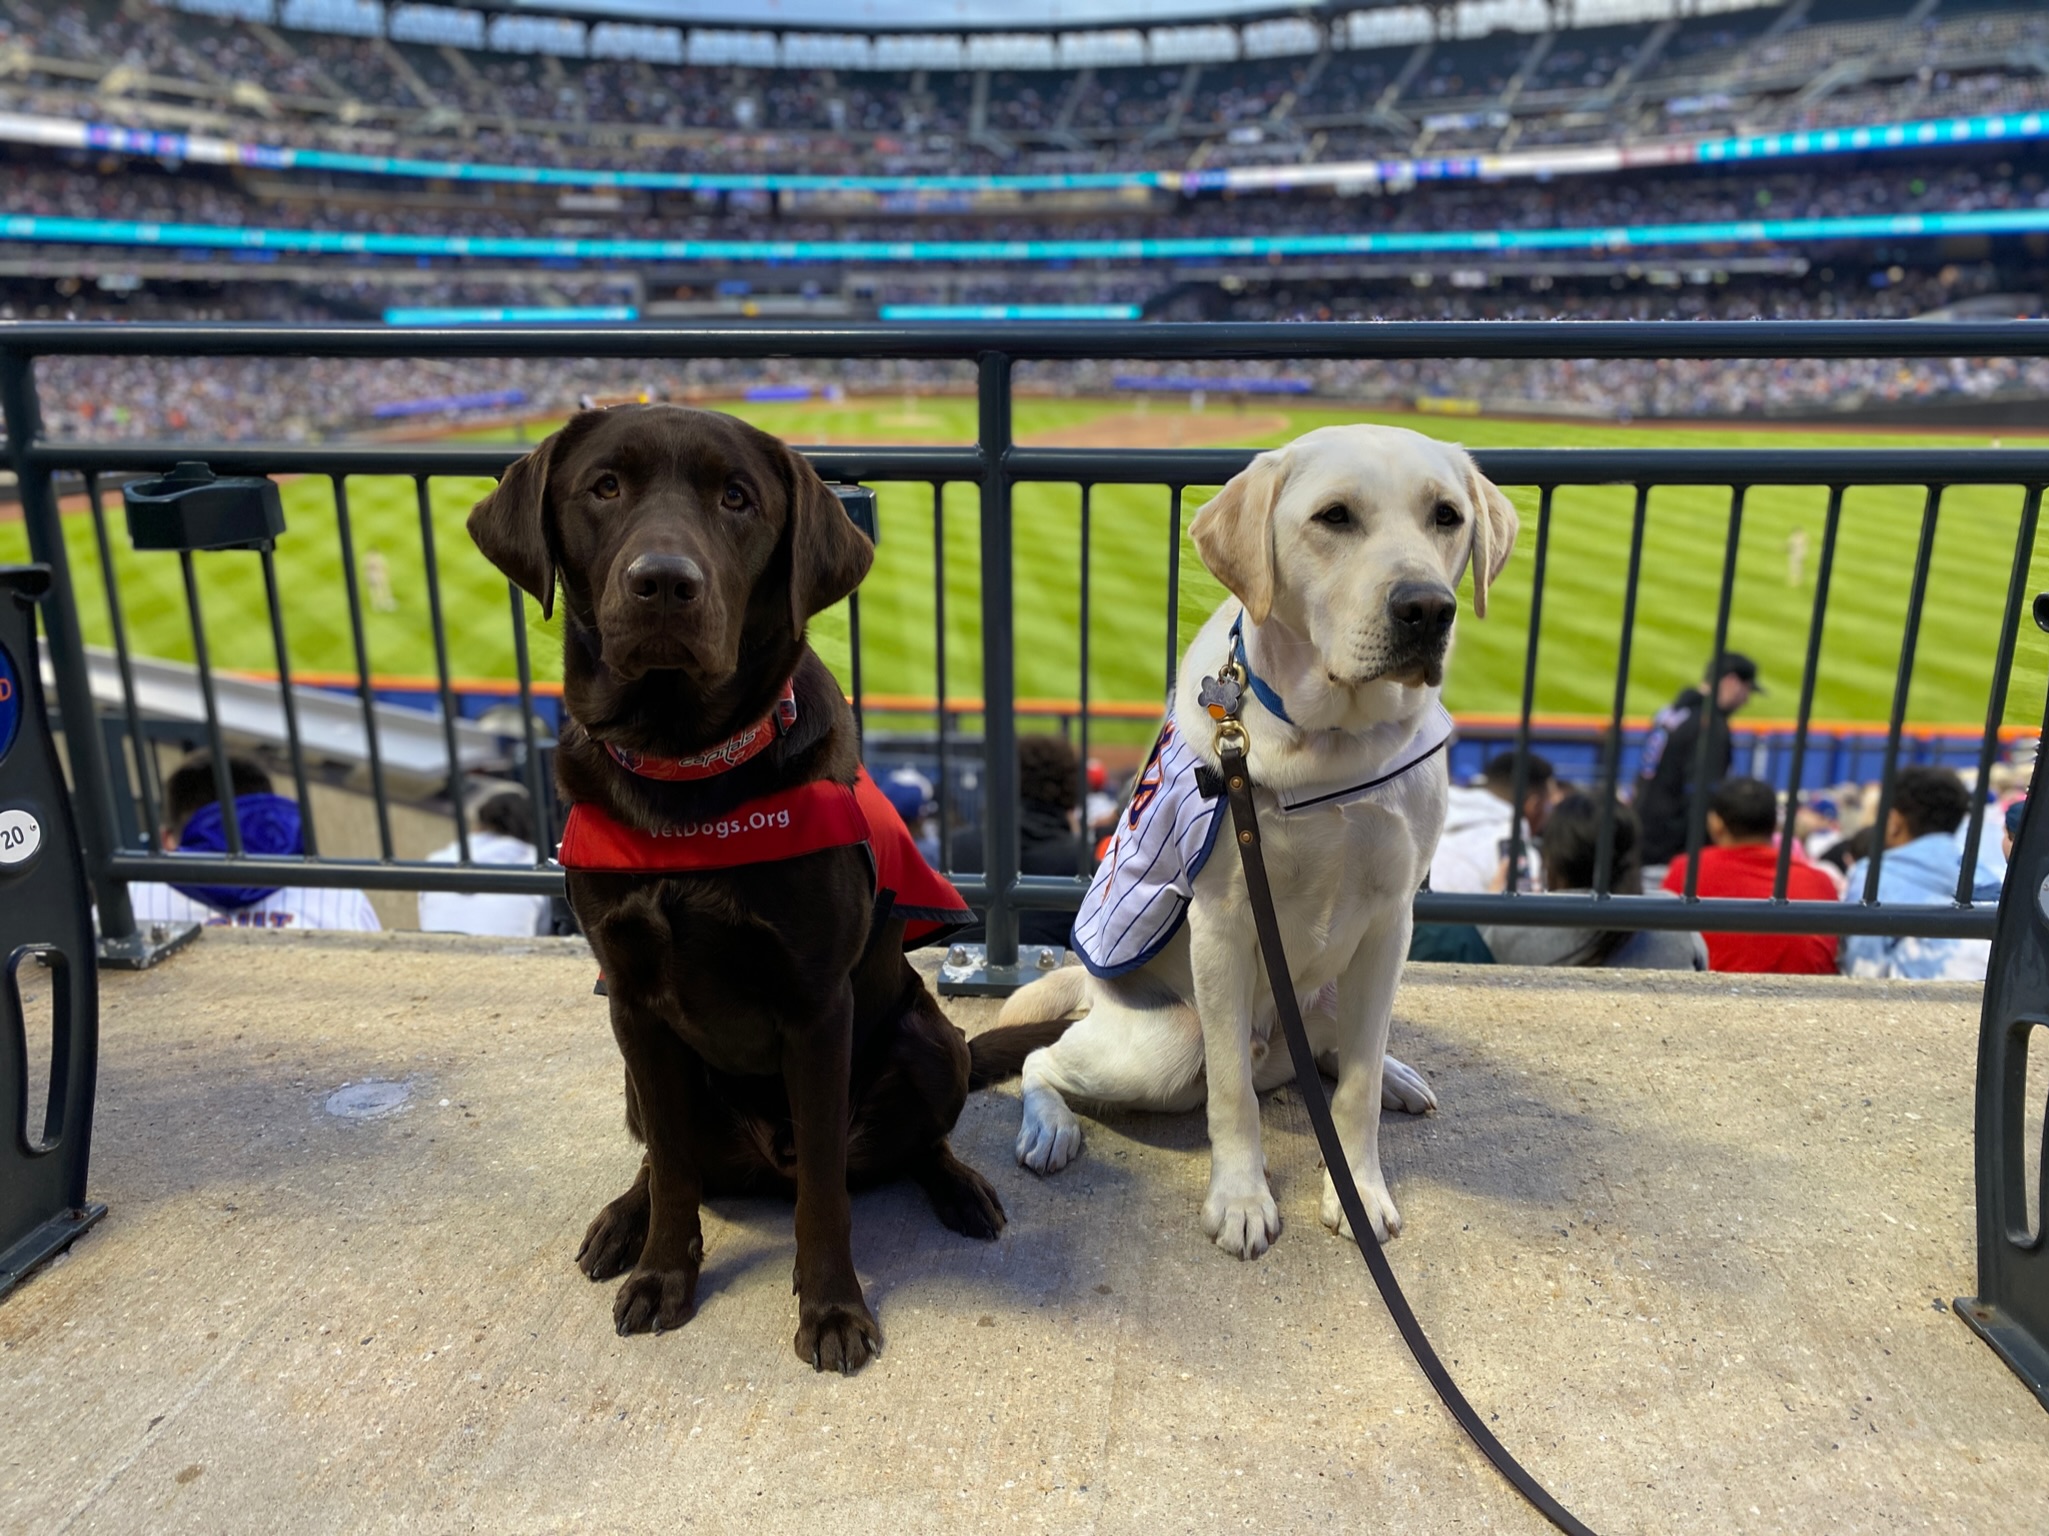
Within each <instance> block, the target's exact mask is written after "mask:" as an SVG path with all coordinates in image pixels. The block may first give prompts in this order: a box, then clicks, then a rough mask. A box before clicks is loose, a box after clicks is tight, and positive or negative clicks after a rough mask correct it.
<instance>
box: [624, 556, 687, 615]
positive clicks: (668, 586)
mask: <svg viewBox="0 0 2049 1536" xmlns="http://www.w3.org/2000/svg"><path fill="white" fill-rule="evenodd" d="M626 590H627V592H628V594H629V595H630V596H631V597H632V598H633V599H634V601H635V602H640V603H646V604H647V605H648V606H649V607H651V608H654V609H657V610H659V611H663V612H666V611H667V610H668V609H671V608H681V607H684V606H686V605H687V604H690V603H694V602H696V601H697V599H698V598H699V597H700V596H702V595H703V593H704V572H703V570H702V569H700V568H699V566H698V564H697V562H696V561H695V560H693V559H691V558H690V557H689V556H688V555H637V556H635V557H634V561H633V563H632V564H631V565H629V566H627V567H626Z"/></svg>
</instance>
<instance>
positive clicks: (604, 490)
mask: <svg viewBox="0 0 2049 1536" xmlns="http://www.w3.org/2000/svg"><path fill="white" fill-rule="evenodd" d="M591 494H592V495H593V496H595V497H597V498H598V500H600V501H611V500H613V499H614V498H615V497H617V496H618V494H619V477H618V476H617V475H615V474H612V473H610V472H607V473H605V474H602V475H599V476H598V478H597V481H596V483H595V484H593V485H592V486H591Z"/></svg>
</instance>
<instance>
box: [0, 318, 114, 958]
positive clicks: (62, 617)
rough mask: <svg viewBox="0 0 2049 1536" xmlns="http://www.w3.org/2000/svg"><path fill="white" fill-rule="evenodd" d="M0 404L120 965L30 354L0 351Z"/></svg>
mask: <svg viewBox="0 0 2049 1536" xmlns="http://www.w3.org/2000/svg"><path fill="white" fill-rule="evenodd" d="M0 410H4V411H5V413H6V421H7V451H8V455H9V457H10V458H11V459H12V461H13V464H14V478H15V485H16V488H17V489H18V491H19V493H20V495H21V515H22V520H23V521H24V522H25V523H27V524H28V544H29V556H30V558H31V559H33V560H35V561H36V562H37V563H38V564H40V565H46V566H48V567H49V568H50V586H51V590H50V596H49V599H48V600H47V601H46V602H45V603H44V604H43V609H42V620H43V631H44V634H45V635H46V636H47V637H48V640H49V646H50V669H51V671H52V672H53V673H54V674H55V677H56V681H57V707H58V709H59V710H60V711H61V712H62V714H63V717H64V755H65V756H66V758H68V759H69V761H70V764H71V794H72V803H73V805H74V807H75V808H76V811H77V815H78V833H79V841H80V843H81V844H82V845H83V847H84V850H85V869H86V876H87V878H88V879H89V880H90V881H91V883H92V888H93V896H94V899H95V900H96V901H97V902H98V904H99V912H100V935H101V940H102V942H101V958H102V959H103V960H109V959H114V960H115V963H121V962H120V961H119V960H118V959H116V957H117V956H118V955H120V954H123V953H125V951H127V950H128V949H132V948H134V947H135V945H136V942H137V936H136V932H135V914H134V912H133V911H132V910H131V909H130V907H129V905H128V887H127V884H126V883H125V882H123V881H121V880H118V879H116V878H115V876H114V874H113V870H112V863H111V861H112V859H113V857H114V854H115V853H116V852H117V851H118V848H117V844H116V842H115V833H114V795H113V782H112V779H111V777H110V774H109V771H108V765H107V756H106V747H105V744H104V742H103V741H102V740H101V738H100V732H99V726H98V723H97V721H98V711H97V710H96V709H95V707H94V705H93V698H92V679H91V676H90V674H89V673H88V672H87V671H86V665H85V636H84V635H83V634H82V633H81V632H80V630H79V627H78V592H77V589H76V588H75V587H74V586H73V585H72V581H71V560H70V556H69V553H68V551H67V550H66V549H65V547H64V527H63V524H62V523H61V522H60V521H59V519H58V515H57V498H56V494H55V492H54V491H53V489H52V487H51V484H50V472H49V471H48V470H46V469H43V468H41V467H40V466H38V465H37V464H36V463H35V461H34V458H33V457H32V454H31V450H32V449H33V448H34V446H35V443H36V439H37V438H39V437H40V436H41V435H42V429H43V422H42V411H41V409H40V407H39V406H38V404H37V401H36V383H35V360H34V359H33V358H32V357H30V356H28V355H27V354H25V353H22V352H17V351H12V350H9V351H6V352H4V353H0ZM34 664H35V663H34V658H32V657H31V658H25V659H24V661H23V665H24V666H33V665H34ZM138 750H140V745H139V744H138Z"/></svg>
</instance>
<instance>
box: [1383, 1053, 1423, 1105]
mask: <svg viewBox="0 0 2049 1536" xmlns="http://www.w3.org/2000/svg"><path fill="white" fill-rule="evenodd" d="M1384 1060H1385V1065H1384V1066H1383V1067H1382V1069H1381V1075H1380V1107H1381V1108H1382V1109H1398V1110H1400V1111H1401V1112H1402V1113H1403V1114H1405V1115H1421V1114H1426V1113H1428V1112H1429V1111H1430V1110H1433V1109H1435V1108H1436V1107H1437V1095H1436V1094H1435V1093H1433V1092H1431V1090H1430V1084H1429V1083H1428V1082H1427V1081H1426V1080H1425V1079H1424V1077H1423V1074H1422V1073H1420V1072H1418V1071H1417V1070H1416V1069H1415V1068H1414V1067H1412V1066H1410V1065H1409V1064H1408V1063H1407V1062H1404V1061H1396V1060H1395V1059H1394V1057H1392V1056H1389V1057H1386V1058H1384Z"/></svg>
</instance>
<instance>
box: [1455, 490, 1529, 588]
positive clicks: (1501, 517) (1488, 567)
mask: <svg viewBox="0 0 2049 1536" xmlns="http://www.w3.org/2000/svg"><path fill="white" fill-rule="evenodd" d="M1466 495H1467V497H1468V499H1470V500H1471V502H1472V504H1473V546H1472V555H1471V559H1472V563H1473V612H1474V614H1475V615H1476V616H1477V617H1479V618H1483V619H1484V618H1486V617H1487V588H1488V587H1490V586H1492V585H1493V584H1494V580H1495V578H1496V577H1498V576H1499V575H1500V574H1501V571H1502V567H1503V566H1505V565H1507V564H1508V557H1509V555H1510V554H1512V553H1513V552H1514V550H1515V535H1516V530H1517V529H1518V528H1520V527H1521V526H1522V524H1521V521H1520V520H1519V519H1518V518H1517V517H1516V515H1515V503H1514V502H1512V501H1510V500H1509V499H1508V498H1507V497H1506V496H1504V495H1502V494H1501V489H1500V487H1498V486H1497V485H1495V483H1494V482H1493V481H1492V480H1489V479H1488V478H1487V477H1486V476H1485V475H1483V474H1481V473H1480V471H1479V469H1478V468H1477V467H1474V466H1468V468H1467V470H1466Z"/></svg>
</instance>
